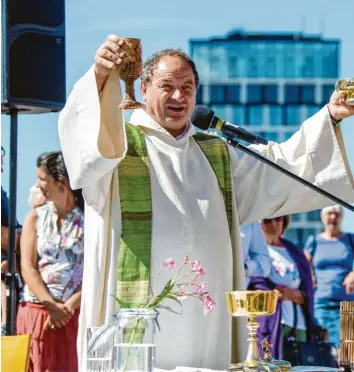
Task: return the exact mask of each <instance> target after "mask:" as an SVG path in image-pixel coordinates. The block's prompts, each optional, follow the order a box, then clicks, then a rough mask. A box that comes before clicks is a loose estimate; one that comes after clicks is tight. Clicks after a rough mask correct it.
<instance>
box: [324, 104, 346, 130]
mask: <svg viewBox="0 0 354 372" xmlns="http://www.w3.org/2000/svg"><path fill="white" fill-rule="evenodd" d="M327 109H328V112H329V116H330V118H331V121H332V124H333V126H335V127H338V125H339V124H340V123H341V121H342V120H343V119H339V120H337V119H335V118H334V117H333V116H332V114H331V111H330V110H329V107H328V106H327Z"/></svg>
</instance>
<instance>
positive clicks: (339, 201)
mask: <svg viewBox="0 0 354 372" xmlns="http://www.w3.org/2000/svg"><path fill="white" fill-rule="evenodd" d="M226 140H227V143H228V144H229V145H231V146H233V147H235V148H238V149H240V150H242V151H243V152H245V153H246V154H248V155H251V156H253V157H255V158H256V159H258V160H260V161H261V162H263V163H265V164H267V165H269V166H271V167H272V168H274V169H276V170H278V171H279V172H282V173H284V174H286V175H287V176H288V177H290V178H292V179H294V180H296V181H298V182H300V183H302V184H303V185H305V186H307V187H309V188H310V189H312V190H314V191H316V192H318V193H319V194H321V195H323V196H325V197H327V198H328V199H331V200H333V201H334V202H335V203H336V204H340V205H342V206H343V207H344V208H347V209H349V210H350V211H352V212H354V207H353V206H352V205H350V204H349V203H347V202H345V201H343V200H342V199H339V198H337V197H336V196H334V195H332V194H330V193H329V192H327V191H324V190H322V189H320V188H319V187H318V186H315V185H313V184H312V183H310V182H308V181H306V180H304V179H303V178H301V177H299V176H297V175H296V174H294V173H291V172H289V171H288V170H286V169H284V168H282V167H281V166H279V165H278V164H275V163H274V162H272V161H271V160H269V159H267V158H265V157H264V156H262V155H260V154H258V153H257V152H255V151H253V150H251V149H249V148H248V147H246V146H243V145H241V143H239V142H238V141H236V140H234V139H232V138H228V137H227V138H226Z"/></svg>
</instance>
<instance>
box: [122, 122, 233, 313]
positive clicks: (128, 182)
mask: <svg viewBox="0 0 354 372" xmlns="http://www.w3.org/2000/svg"><path fill="white" fill-rule="evenodd" d="M125 130H126V136H127V141H128V148H127V153H126V155H125V158H124V159H123V160H122V161H121V163H120V164H119V165H118V178H119V196H120V205H121V213H122V235H121V239H120V248H119V257H118V276H117V277H118V280H117V292H116V294H117V297H118V298H120V299H121V300H123V301H124V302H125V303H127V304H128V305H129V306H130V307H132V308H133V307H139V305H145V304H147V302H148V297H149V281H150V253H151V241H152V240H151V235H152V212H153V211H152V202H151V182H150V169H149V158H148V154H147V148H146V143H145V135H144V133H143V132H142V131H141V130H140V129H139V128H138V127H136V126H134V125H132V124H130V123H125ZM193 139H194V140H195V141H196V143H197V144H198V145H199V147H200V148H201V150H202V151H203V153H204V155H205V156H206V158H207V159H208V161H209V163H210V165H211V168H212V169H213V171H214V173H215V175H216V177H217V179H218V182H219V186H220V190H221V192H222V194H223V197H224V203H225V210H226V215H227V220H228V223H229V229H230V235H231V226H232V191H231V171H230V157H229V152H228V149H227V145H226V143H225V142H224V141H223V140H222V139H220V138H218V137H216V136H211V135H206V134H203V133H196V134H194V135H193ZM166 258H167V257H166Z"/></svg>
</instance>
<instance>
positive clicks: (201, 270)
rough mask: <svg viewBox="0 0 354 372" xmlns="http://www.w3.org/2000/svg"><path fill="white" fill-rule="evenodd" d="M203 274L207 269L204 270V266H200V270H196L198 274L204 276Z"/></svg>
mask: <svg viewBox="0 0 354 372" xmlns="http://www.w3.org/2000/svg"><path fill="white" fill-rule="evenodd" d="M203 275H205V271H204V270H203V268H202V267H200V268H199V269H198V271H197V272H196V276H203Z"/></svg>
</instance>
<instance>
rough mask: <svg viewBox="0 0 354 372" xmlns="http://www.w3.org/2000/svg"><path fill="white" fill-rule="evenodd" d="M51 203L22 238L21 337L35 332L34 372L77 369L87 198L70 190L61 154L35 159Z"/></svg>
mask: <svg viewBox="0 0 354 372" xmlns="http://www.w3.org/2000/svg"><path fill="white" fill-rule="evenodd" d="M37 177H38V185H39V187H40V189H41V192H42V194H43V196H44V197H45V198H46V200H47V202H46V203H45V204H43V205H41V206H39V207H37V208H35V209H34V210H33V211H31V212H30V213H29V214H28V215H27V217H26V220H25V223H24V227H23V234H22V238H21V269H22V275H23V278H24V281H25V287H24V289H23V293H22V296H21V304H20V307H19V311H18V315H17V333H18V334H25V333H31V334H32V339H31V347H30V371H31V372H43V371H46V372H59V371H70V372H75V371H77V368H78V367H77V353H76V338H77V330H78V317H79V306H80V299H81V282H82V270H83V259H84V246H83V242H84V236H83V224H84V214H83V199H82V195H81V192H80V191H72V190H71V188H70V186H69V181H68V174H67V171H66V167H65V164H64V160H63V156H62V154H61V152H52V153H47V154H43V155H41V156H39V158H38V159H37Z"/></svg>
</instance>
